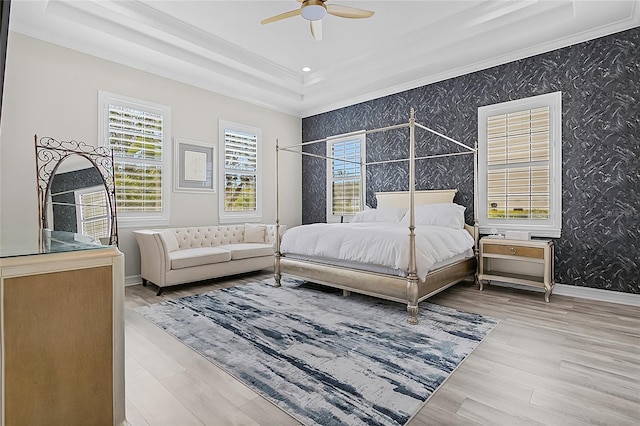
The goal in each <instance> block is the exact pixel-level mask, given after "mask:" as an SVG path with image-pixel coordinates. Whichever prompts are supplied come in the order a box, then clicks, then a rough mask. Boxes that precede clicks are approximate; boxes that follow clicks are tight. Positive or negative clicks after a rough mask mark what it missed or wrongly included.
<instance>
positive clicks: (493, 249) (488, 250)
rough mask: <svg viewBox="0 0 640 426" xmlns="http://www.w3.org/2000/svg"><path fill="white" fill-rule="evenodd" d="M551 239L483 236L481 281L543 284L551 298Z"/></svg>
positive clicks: (546, 297) (552, 284)
mask: <svg viewBox="0 0 640 426" xmlns="http://www.w3.org/2000/svg"><path fill="white" fill-rule="evenodd" d="M553 249H554V246H553V241H551V240H513V239H508V238H494V237H483V238H481V239H480V260H479V262H478V281H479V282H480V290H482V289H483V284H484V283H485V281H486V282H487V283H488V282H489V281H490V280H495V281H504V282H510V283H514V284H522V285H528V286H534V287H542V288H544V299H545V301H547V302H548V301H549V297H550V296H551V292H552V291H553V286H554V284H555V283H554V254H553Z"/></svg>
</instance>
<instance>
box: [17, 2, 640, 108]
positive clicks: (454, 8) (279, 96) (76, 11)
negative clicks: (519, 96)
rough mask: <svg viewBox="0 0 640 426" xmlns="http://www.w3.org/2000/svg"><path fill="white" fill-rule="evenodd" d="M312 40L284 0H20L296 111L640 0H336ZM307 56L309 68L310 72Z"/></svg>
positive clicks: (73, 31) (596, 25) (557, 39)
mask: <svg viewBox="0 0 640 426" xmlns="http://www.w3.org/2000/svg"><path fill="white" fill-rule="evenodd" d="M328 3H329V4H331V3H334V4H339V5H344V6H351V7H358V8H363V9H369V10H373V11H375V14H374V15H373V17H371V18H368V19H345V18H338V17H335V16H327V17H325V19H324V21H323V41H320V42H318V41H315V40H314V39H313V37H312V36H311V34H310V31H309V22H308V21H305V20H304V19H303V18H302V17H301V16H296V17H292V18H289V19H286V20H283V21H279V22H274V23H271V24H268V25H261V24H260V21H261V20H262V19H264V18H267V17H270V16H273V15H276V14H279V13H282V12H286V11H289V10H292V9H296V8H299V7H300V3H298V2H297V1H296V0H285V1H264V0H252V1H238V0H236V1H187V0H181V1H169V0H151V1H149V0H126V1H125V0H117V1H115V0H99V1H86V0H49V1H42V0H40V1H36V0H13V1H12V4H11V23H10V28H11V30H13V31H16V32H19V33H22V34H26V35H28V36H32V37H36V38H39V39H42V40H46V41H49V42H52V43H56V44H59V45H62V46H65V47H69V48H72V49H76V50H79V51H81V52H85V53H89V54H91V55H95V56H98V57H101V58H104V59H108V60H111V61H114V62H118V63H121V64H125V65H128V66H131V67H134V68H138V69H141V70H145V71H148V72H152V73H154V74H158V75H161V76H164V77H168V78H171V79H174V80H178V81H182V82H185V83H189V84H192V85H194V86H198V87H202V88H205V89H208V90H211V91H214V92H217V93H221V94H224V95H228V96H232V97H234V98H238V99H242V100H245V101H249V102H252V103H256V104H259V105H263V106H267V107H269V108H273V109H276V110H279V111H283V112H286V113H289V114H293V115H295V116H300V117H306V116H310V115H314V114H317V113H321V112H325V111H329V110H332V109H336V108H339V107H343V106H346V105H351V104H353V103H357V102H362V101H365V100H369V99H374V98H377V97H380V96H385V95H388V94H391V93H396V92H398V91H402V90H406V89H410V88H414V87H419V86H423V85H425V84H429V83H432V82H435V81H440V80H444V79H446V78H451V77H454V76H457V75H462V74H466V73H469V72H473V71H477V70H480V69H484V68H487V67H490V66H494V65H498V64H502V63H505V62H509V61H513V60H516V59H520V58H523V57H527V56H531V55H535V54H539V53H543V52H547V51H550V50H553V49H557V48H560V47H564V46H568V45H571V44H575V43H579V42H582V41H586V40H590V39H593V38H596V37H600V36H603V35H607V34H612V33H615V32H618V31H622V30H626V29H629V28H633V27H637V26H640V0H626V1H612V0H603V1H595V0H557V1H551V0H472V1H469V0H467V1H463V0H446V1H378V0H359V1H343V0H328ZM303 66H309V67H311V68H312V71H311V72H308V73H304V72H302V67H303Z"/></svg>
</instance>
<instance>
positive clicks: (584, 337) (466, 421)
mask: <svg viewBox="0 0 640 426" xmlns="http://www.w3.org/2000/svg"><path fill="white" fill-rule="evenodd" d="M268 276H270V274H267V273H255V274H246V275H242V276H235V277H232V278H227V279H217V280H212V281H208V282H206V283H204V284H200V285H188V286H180V287H175V288H170V289H166V290H165V291H164V293H163V295H162V296H159V297H157V296H155V291H156V287H155V286H149V287H142V286H141V285H137V286H129V287H127V288H126V291H125V293H126V297H125V305H126V306H125V334H126V339H125V342H126V361H125V366H126V397H127V420H128V422H129V423H130V424H131V425H132V426H138V425H150V426H155V425H169V426H186V425H283V426H287V425H298V424H299V423H298V422H297V421H296V420H295V419H293V418H292V417H290V416H288V415H287V414H286V413H284V412H283V411H281V410H280V409H279V408H277V407H276V406H274V405H272V404H271V403H270V402H268V401H266V400H265V399H263V398H262V397H261V396H260V395H258V394H256V393H255V392H253V391H252V390H251V389H249V388H247V387H246V386H244V385H243V384H242V383H240V382H238V381H236V380H235V379H233V378H232V377H231V376H229V375H228V374H226V373H225V372H223V371H222V370H220V369H219V368H217V367H216V366H214V365H213V364H212V363H210V362H209V361H207V360H206V359H204V358H203V357H201V356H200V355H198V354H197V353H196V352H194V351H193V350H191V349H190V348H188V347H187V346H185V345H183V344H182V343H180V342H179V341H177V340H176V339H174V338H173V337H171V336H169V335H168V334H166V333H165V332H164V331H162V330H161V329H159V328H158V327H156V326H155V325H153V324H152V323H151V322H149V321H148V320H146V319H144V318H142V317H141V316H140V315H138V314H137V313H136V312H135V311H133V309H134V308H136V307H138V306H143V305H147V304H153V303H158V302H160V301H163V300H169V299H176V298H179V297H183V296H187V295H191V294H195V293H202V292H206V291H210V290H216V289H220V288H224V287H229V286H235V285H241V284H243V283H246V282H251V281H255V280H259V279H263V278H266V277H268ZM429 301H430V302H431V303H437V304H440V305H444V306H450V307H453V308H457V309H461V310H465V311H469V312H476V313H480V314H483V315H488V316H492V317H494V318H498V319H500V320H501V322H500V324H498V326H497V327H496V328H495V329H494V330H493V332H492V333H491V334H490V335H489V336H488V337H487V338H486V339H485V340H484V341H483V342H482V343H481V344H480V345H479V346H478V347H477V348H476V350H475V351H474V352H473V353H472V354H471V355H470V356H469V357H468V358H467V359H466V360H465V361H464V362H463V363H462V364H461V365H460V366H459V367H458V369H457V370H456V371H455V372H454V373H453V374H452V375H451V376H450V377H449V379H448V380H447V381H446V382H445V383H444V385H443V386H442V387H441V388H440V389H439V390H438V391H437V392H436V393H435V394H434V395H433V396H432V397H431V399H430V400H429V401H428V402H427V404H425V405H424V406H423V407H422V409H421V410H420V411H419V412H418V414H417V415H416V416H415V417H414V418H413V419H412V420H411V421H410V422H409V425H411V426H421V425H588V424H594V425H632V424H634V425H635V424H639V423H640V308H638V307H634V306H625V305H618V304H613V303H605V302H597V301H592V300H587V299H579V298H573V297H568V296H555V295H554V296H552V297H551V303H545V302H544V297H543V295H542V293H539V292H533V291H526V290H517V289H513V288H506V287H499V286H488V287H485V290H483V291H479V290H478V289H477V288H476V287H475V286H474V285H473V284H472V283H470V282H463V283H460V284H457V285H455V286H453V287H451V288H449V289H448V290H446V291H444V292H442V293H440V294H438V295H436V296H434V297H433V298H431V299H429ZM398 309H404V306H402V305H400V304H398Z"/></svg>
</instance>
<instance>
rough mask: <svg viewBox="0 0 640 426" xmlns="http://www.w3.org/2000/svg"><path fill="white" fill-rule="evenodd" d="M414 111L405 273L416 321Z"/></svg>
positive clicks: (410, 311) (411, 314) (412, 321)
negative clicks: (407, 252)
mask: <svg viewBox="0 0 640 426" xmlns="http://www.w3.org/2000/svg"><path fill="white" fill-rule="evenodd" d="M415 149H416V146H415V112H414V110H413V108H411V114H410V117H409V270H408V273H407V313H408V315H409V316H408V318H407V321H408V322H409V324H417V323H418V273H417V270H416V269H417V267H416V233H415V228H416V226H415V200H414V197H415V189H416V188H415V186H416V179H415V174H416V166H415V156H416V153H415Z"/></svg>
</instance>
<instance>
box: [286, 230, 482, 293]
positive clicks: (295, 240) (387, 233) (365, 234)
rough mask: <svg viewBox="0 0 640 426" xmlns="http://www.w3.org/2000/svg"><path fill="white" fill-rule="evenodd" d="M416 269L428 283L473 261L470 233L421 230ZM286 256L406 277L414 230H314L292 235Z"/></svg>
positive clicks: (287, 245) (287, 242) (297, 231)
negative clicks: (432, 273)
mask: <svg viewBox="0 0 640 426" xmlns="http://www.w3.org/2000/svg"><path fill="white" fill-rule="evenodd" d="M415 234H416V269H417V274H418V278H420V280H422V281H424V280H425V278H426V276H427V274H428V273H429V272H430V271H433V270H435V269H437V268H441V267H443V266H446V265H449V264H451V263H455V262H458V261H460V260H461V259H464V258H466V257H471V256H473V246H474V240H473V238H472V237H471V235H470V234H469V233H468V232H467V231H465V230H464V229H452V228H447V227H441V226H417V227H416V229H415ZM280 252H281V253H282V254H283V255H284V256H286V257H288V258H297V259H302V260H310V261H315V262H320V263H326V264H333V265H337V266H344V267H348V268H354V269H361V270H367V271H370V272H379V273H384V274H389V275H397V276H406V275H407V268H408V265H409V255H410V250H409V230H408V227H407V226H406V225H404V224H394V223H355V224H354V223H350V224H312V225H302V226H298V227H295V228H291V229H289V230H288V231H287V232H286V233H285V234H284V235H283V237H282V243H281V245H280Z"/></svg>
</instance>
